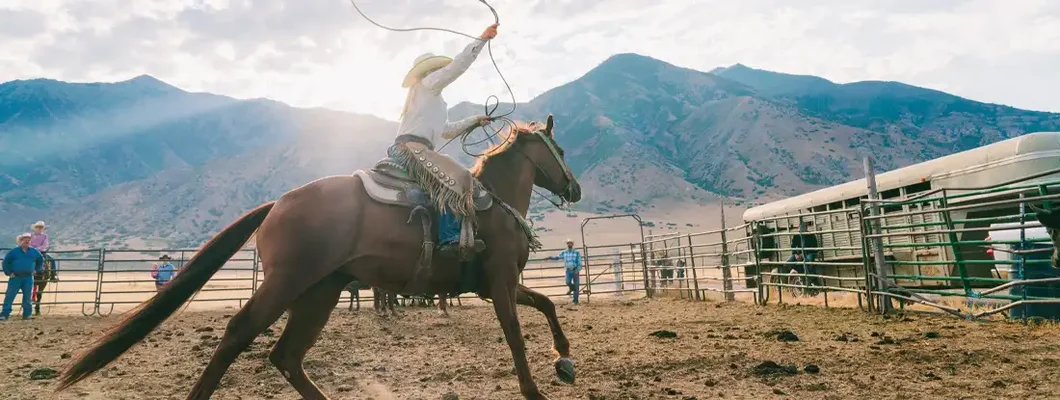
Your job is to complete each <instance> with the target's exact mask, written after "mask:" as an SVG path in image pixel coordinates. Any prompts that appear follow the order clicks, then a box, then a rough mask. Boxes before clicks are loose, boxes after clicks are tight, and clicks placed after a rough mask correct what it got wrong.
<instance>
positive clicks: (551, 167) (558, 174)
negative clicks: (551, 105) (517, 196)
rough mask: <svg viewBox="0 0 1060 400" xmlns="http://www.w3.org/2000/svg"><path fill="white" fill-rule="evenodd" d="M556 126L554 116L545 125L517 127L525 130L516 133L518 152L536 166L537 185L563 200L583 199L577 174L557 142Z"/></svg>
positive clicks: (535, 183)
mask: <svg viewBox="0 0 1060 400" xmlns="http://www.w3.org/2000/svg"><path fill="white" fill-rule="evenodd" d="M554 127H555V123H554V122H553V121H552V116H551V115H549V116H548V119H547V120H546V121H545V124H544V125H542V124H540V123H536V122H532V123H530V124H529V125H526V126H523V127H517V128H516V129H522V131H524V132H522V133H520V134H519V135H516V139H515V140H516V144H517V145H518V149H517V151H518V152H519V153H522V154H523V155H524V156H526V157H527V159H529V160H530V162H532V163H533V164H534V167H535V168H536V169H537V173H536V174H535V175H534V181H533V184H534V185H536V186H540V187H542V188H545V189H547V190H548V191H550V192H552V194H555V195H558V196H560V197H561V198H563V199H564V201H567V202H570V203H578V201H580V199H582V187H581V185H579V184H578V179H576V178H575V174H573V173H572V172H570V168H569V167H567V161H566V160H565V159H564V153H563V147H560V144H559V143H557V142H555V136H554V131H553V128H554Z"/></svg>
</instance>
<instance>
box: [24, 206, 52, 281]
mask: <svg viewBox="0 0 1060 400" xmlns="http://www.w3.org/2000/svg"><path fill="white" fill-rule="evenodd" d="M46 228H47V225H45V224H44V221H37V222H35V223H34V224H33V225H30V229H32V230H33V232H32V233H30V237H29V247H32V248H34V249H37V251H40V252H41V254H42V255H44V262H45V270H46V271H45V272H44V273H43V274H42V275H41V276H40V278H39V279H46V277H45V276H44V275H47V274H48V272H51V278H50V279H49V280H51V281H53V282H54V281H58V280H59V263H57V262H56V261H55V259H54V258H52V256H50V255H48V247H49V245H48V234H47V233H46V232H44V229H46ZM48 270H50V271H48Z"/></svg>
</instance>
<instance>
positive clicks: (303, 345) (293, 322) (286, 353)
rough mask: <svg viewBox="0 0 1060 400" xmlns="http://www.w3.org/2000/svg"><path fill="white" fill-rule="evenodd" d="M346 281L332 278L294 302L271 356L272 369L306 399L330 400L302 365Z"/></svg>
mask: <svg viewBox="0 0 1060 400" xmlns="http://www.w3.org/2000/svg"><path fill="white" fill-rule="evenodd" d="M347 280H348V278H346V277H345V276H344V275H341V274H332V275H329V276H328V277H327V278H324V279H323V280H321V281H320V282H317V284H316V285H314V286H313V287H312V288H310V289H309V290H308V291H306V292H305V293H304V294H302V296H301V297H299V298H298V300H295V302H294V304H293V305H291V308H290V309H289V310H288V311H289V314H288V316H289V318H288V319H287V326H286V327H284V329H283V334H282V335H281V336H280V340H279V341H277V342H276V346H275V347H273V348H272V352H271V353H270V354H269V361H272V365H274V366H276V369H278V370H280V373H282V374H283V377H284V378H286V379H287V382H289V383H290V384H291V386H293V387H294V388H295V390H297V391H298V394H299V395H301V396H302V398H304V399H309V400H313V399H327V396H326V395H324V392H322V391H320V388H318V387H317V385H316V384H314V383H313V380H312V379H309V376H308V375H306V373H305V368H303V367H302V361H303V360H304V359H305V355H306V353H307V352H308V351H309V349H310V348H312V347H313V344H315V343H316V341H317V338H319V337H320V331H322V330H323V329H324V325H327V323H328V319H329V318H331V312H332V310H333V309H334V308H335V306H336V305H338V303H339V297H340V296H341V295H342V290H343V288H345V286H346V281H347Z"/></svg>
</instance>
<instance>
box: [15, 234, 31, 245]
mask: <svg viewBox="0 0 1060 400" xmlns="http://www.w3.org/2000/svg"><path fill="white" fill-rule="evenodd" d="M32 237H33V235H30V234H29V233H20V234H19V235H18V236H15V243H18V242H21V241H22V239H29V238H32Z"/></svg>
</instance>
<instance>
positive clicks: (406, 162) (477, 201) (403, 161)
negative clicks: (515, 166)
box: [354, 142, 493, 266]
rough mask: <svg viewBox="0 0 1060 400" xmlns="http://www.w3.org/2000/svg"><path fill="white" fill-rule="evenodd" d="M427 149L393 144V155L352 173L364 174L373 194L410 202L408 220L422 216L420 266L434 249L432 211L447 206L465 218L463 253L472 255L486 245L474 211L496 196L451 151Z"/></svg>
mask: <svg viewBox="0 0 1060 400" xmlns="http://www.w3.org/2000/svg"><path fill="white" fill-rule="evenodd" d="M428 149H429V148H428V147H427V146H425V145H423V144H420V143H414V142H406V143H400V144H396V145H394V146H393V147H391V150H390V151H389V153H390V156H389V157H387V158H385V159H382V160H380V161H378V162H376V163H375V165H374V166H373V167H372V168H371V169H369V170H358V171H355V172H354V175H356V176H359V177H360V178H361V181H362V182H363V183H364V188H365V191H366V192H367V193H368V196H369V197H371V198H372V199H373V200H375V201H377V202H380V203H383V204H389V205H396V206H402V207H408V208H411V209H412V211H411V212H410V215H409V220H408V223H411V222H412V218H413V217H415V216H417V215H419V216H420V219H421V220H422V222H423V235H424V239H423V253H422V254H421V256H420V265H421V266H428V265H430V261H431V254H432V253H433V251H434V249H435V244H434V240H433V239H434V237H433V234H432V229H431V221H432V219H433V218H432V216H433V215H437V214H439V213H440V212H441V211H442V210H445V209H448V210H451V211H452V212H456V213H457V214H459V215H460V216H461V217H462V218H463V219H462V224H461V227H460V241H459V256H460V259H461V260H463V261H468V260H470V259H471V258H473V257H474V255H475V254H477V253H478V252H481V251H482V250H484V249H485V243H484V242H482V241H481V240H476V239H475V213H476V212H479V211H485V210H488V209H490V207H492V206H493V196H492V195H491V194H490V193H489V191H487V190H486V188H485V186H483V185H482V183H481V182H479V181H478V180H477V179H475V178H474V177H473V176H472V175H471V171H469V170H468V169H467V168H464V167H463V166H461V165H460V164H457V163H456V162H455V161H453V160H452V159H450V158H448V157H445V156H443V155H440V154H438V153H435V152H433V151H425V150H428ZM412 169H417V171H415V172H413V171H410V170H412Z"/></svg>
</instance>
